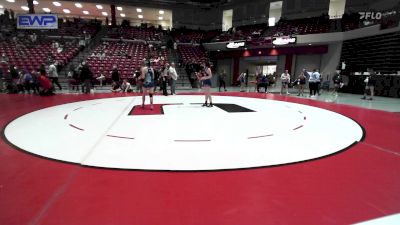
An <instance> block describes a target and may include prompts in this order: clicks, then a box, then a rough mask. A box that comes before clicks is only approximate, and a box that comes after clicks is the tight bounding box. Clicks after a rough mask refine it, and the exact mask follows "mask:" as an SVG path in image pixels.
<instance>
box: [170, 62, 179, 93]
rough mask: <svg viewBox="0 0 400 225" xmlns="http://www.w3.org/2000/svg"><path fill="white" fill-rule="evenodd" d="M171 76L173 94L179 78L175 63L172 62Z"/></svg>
mask: <svg viewBox="0 0 400 225" xmlns="http://www.w3.org/2000/svg"><path fill="white" fill-rule="evenodd" d="M169 76H170V77H171V79H170V81H171V95H175V94H176V93H175V87H176V80H178V74H177V73H176V70H175V63H171V66H170V67H169Z"/></svg>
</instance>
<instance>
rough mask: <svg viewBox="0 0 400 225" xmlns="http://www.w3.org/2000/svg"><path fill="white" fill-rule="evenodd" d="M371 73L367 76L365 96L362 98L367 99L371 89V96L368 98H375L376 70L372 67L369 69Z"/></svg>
mask: <svg viewBox="0 0 400 225" xmlns="http://www.w3.org/2000/svg"><path fill="white" fill-rule="evenodd" d="M367 71H368V73H369V75H368V76H367V77H366V78H365V80H364V82H365V90H364V96H363V97H362V98H361V99H364V100H365V99H367V93H368V90H369V93H370V97H369V98H368V100H372V99H373V98H374V88H375V83H376V80H375V72H374V71H373V70H372V69H367Z"/></svg>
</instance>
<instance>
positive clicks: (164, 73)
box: [160, 63, 169, 96]
mask: <svg viewBox="0 0 400 225" xmlns="http://www.w3.org/2000/svg"><path fill="white" fill-rule="evenodd" d="M168 77H169V64H168V63H166V64H165V68H163V70H162V71H161V77H160V80H161V90H162V92H163V95H164V96H168V91H167V84H168Z"/></svg>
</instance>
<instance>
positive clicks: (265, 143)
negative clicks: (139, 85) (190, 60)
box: [0, 89, 400, 225]
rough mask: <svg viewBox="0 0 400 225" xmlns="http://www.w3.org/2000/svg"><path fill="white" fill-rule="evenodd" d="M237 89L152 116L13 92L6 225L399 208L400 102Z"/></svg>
mask: <svg viewBox="0 0 400 225" xmlns="http://www.w3.org/2000/svg"><path fill="white" fill-rule="evenodd" d="M235 90H236V89H230V90H229V92H224V93H215V95H216V97H215V98H214V103H217V104H216V106H215V107H213V108H202V107H201V106H200V105H199V104H198V103H202V96H198V94H199V93H197V92H196V91H195V92H191V93H179V94H178V95H175V96H168V97H162V96H156V97H155V101H156V102H155V103H156V104H157V105H156V107H155V110H153V111H151V110H149V109H148V108H146V109H145V110H142V109H140V107H137V105H138V104H140V97H138V96H136V94H129V95H127V94H109V93H98V94H94V95H93V94H92V95H75V94H60V95H56V96H52V97H39V96H33V95H23V94H20V95H6V94H0V102H1V105H2V107H1V114H0V123H1V126H2V127H3V132H2V134H3V138H2V140H0V224H7V225H13V224H16V225H22V224H35V225H36V224H43V225H44V224H51V225H54V224H60V225H61V224H85V225H90V224H96V225H97V224H117V225H123V224H163V225H166V224H221V225H223V224H352V223H359V222H363V221H368V220H371V219H376V218H381V217H385V216H390V215H394V214H398V213H400V191H399V190H400V179H399V178H400V163H399V161H400V147H399V146H400V145H399V144H398V143H399V141H398V140H399V139H400V132H399V129H400V128H399V127H400V114H399V113H398V112H400V104H399V103H400V101H399V99H391V98H382V97H377V98H376V99H375V100H373V101H363V100H360V97H361V96H358V95H347V94H340V95H339V97H338V98H335V97H333V96H332V95H330V94H329V93H323V95H321V96H319V97H318V98H317V99H310V98H300V97H297V96H295V95H294V94H292V95H290V96H286V95H279V94H264V93H254V92H236V91H235ZM69 103H71V104H69ZM218 104H219V105H218ZM49 107H51V108H49ZM397 221H398V220H397Z"/></svg>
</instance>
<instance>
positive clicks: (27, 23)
mask: <svg viewBox="0 0 400 225" xmlns="http://www.w3.org/2000/svg"><path fill="white" fill-rule="evenodd" d="M17 28H18V29H58V17H57V15H54V14H25V15H18V16H17Z"/></svg>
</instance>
